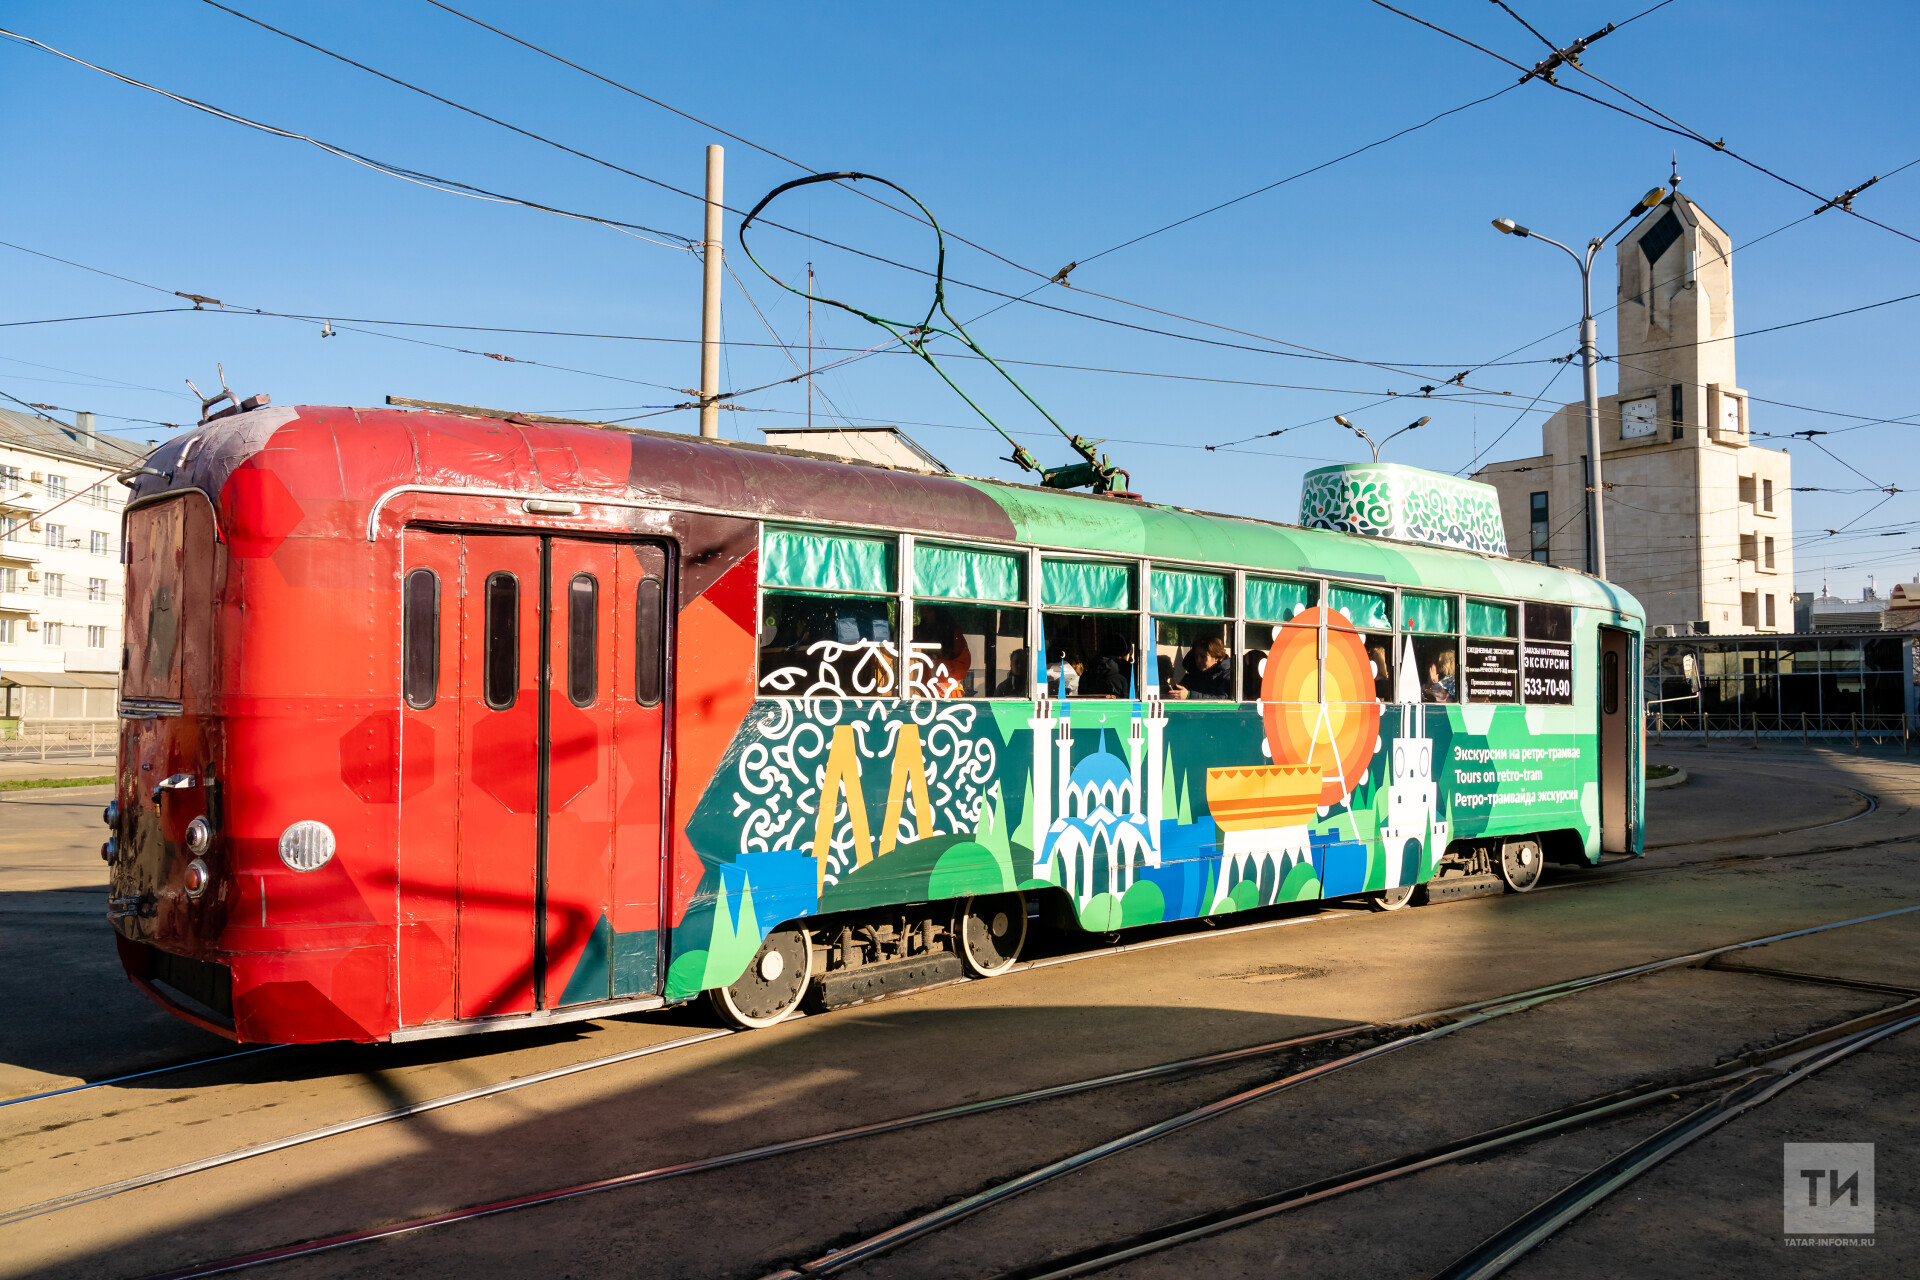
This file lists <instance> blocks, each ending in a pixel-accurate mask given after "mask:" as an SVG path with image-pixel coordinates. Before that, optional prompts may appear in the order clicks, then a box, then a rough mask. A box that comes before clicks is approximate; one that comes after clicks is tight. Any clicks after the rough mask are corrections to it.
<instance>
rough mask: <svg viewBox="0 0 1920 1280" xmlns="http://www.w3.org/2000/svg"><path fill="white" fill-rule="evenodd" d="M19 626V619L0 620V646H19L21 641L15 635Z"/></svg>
mask: <svg viewBox="0 0 1920 1280" xmlns="http://www.w3.org/2000/svg"><path fill="white" fill-rule="evenodd" d="M18 624H19V619H18V618H0V644H18V643H19V639H18V637H16V636H15V635H14V633H13V629H14V627H15V626H17V625H18Z"/></svg>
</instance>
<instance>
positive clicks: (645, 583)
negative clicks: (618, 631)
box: [633, 575, 667, 707]
mask: <svg viewBox="0 0 1920 1280" xmlns="http://www.w3.org/2000/svg"><path fill="white" fill-rule="evenodd" d="M666 620H667V585H666V583H665V582H663V581H661V580H660V579H659V578H655V577H652V576H651V575H649V576H648V577H645V578H642V579H640V581H639V582H637V583H635V584H634V588H633V700H634V701H635V702H636V703H638V704H639V705H640V706H643V707H657V706H659V705H660V703H661V700H662V699H663V698H664V697H665V696H666V690H665V687H664V686H665V684H666V681H665V675H666V666H667V645H666Z"/></svg>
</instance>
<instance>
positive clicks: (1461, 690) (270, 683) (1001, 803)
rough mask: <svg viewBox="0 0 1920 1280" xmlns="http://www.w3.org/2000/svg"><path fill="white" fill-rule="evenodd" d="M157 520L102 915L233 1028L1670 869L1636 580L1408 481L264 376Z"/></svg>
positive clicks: (159, 986) (169, 489)
mask: <svg viewBox="0 0 1920 1280" xmlns="http://www.w3.org/2000/svg"><path fill="white" fill-rule="evenodd" d="M1309 526H1320V527H1309ZM126 540H127V546H128V556H129V567H128V583H127V595H126V599H127V629H126V635H127V651H126V655H125V673H124V682H123V693H122V704H121V708H120V713H121V717H122V738H121V749H120V762H119V777H118V792H117V797H116V799H115V801H114V803H113V805H112V806H110V807H109V809H108V811H107V814H106V819H107V822H108V825H109V827H110V828H111V830H110V832H109V838H108V840H107V842H106V844H105V846H104V847H103V851H102V852H103V856H104V857H106V858H107V860H108V861H109V863H110V864H111V878H112V888H111V891H110V897H109V917H110V919H111V923H112V927H113V929H114V931H115V935H116V941H117V945H118V948H119V953H120V957H121V960H122V962H123V964H124V967H125V969H126V971H127V973H128V975H129V976H130V977H131V978H132V979H133V981H134V982H136V983H137V984H139V985H140V986H141V987H142V988H143V989H144V990H145V991H146V992H148V994H150V995H151V996H152V997H153V998H154V999H156V1000H158V1001H159V1002H160V1003H162V1004H163V1005H165V1006H166V1007H167V1008H168V1009H169V1010H171V1011H173V1012H174V1013H176V1014H177V1015H178V1016H180V1017H182V1018H186V1019H188V1020H190V1021H193V1022H195V1023H197V1024H199V1025H201V1026H204V1027H206V1028H208V1029H210V1030H213V1031H216V1032H218V1033H219V1034H221V1035H224V1036H228V1037H231V1038H233V1039H236V1040H241V1041H318V1040H330V1039H351V1040H361V1041H377V1040H403V1039H409V1038H415V1037H422V1036H431V1035H444V1034H453V1033H462V1032H468V1031H474V1030H485V1029H493V1028H503V1027H516V1026H527V1025H536V1024H540V1023H544V1022H557V1021H564V1020H568V1019H573V1018H585V1017H597V1016H604V1015H607V1014H611V1013H618V1012H624V1011H631V1010H642V1009H648V1008H655V1007H661V1006H664V1005H670V1004H675V1003H678V1002H682V1001H686V1000H689V999H692V998H695V997H698V996H701V995H703V994H704V995H706V996H707V997H708V998H710V999H711V1000H712V1001H713V1003H714V1005H715V1006H716V1007H717V1009H718V1011H719V1012H720V1014H721V1015H722V1016H723V1017H724V1018H725V1019H726V1020H727V1021H729V1022H731V1023H733V1024H736V1025H741V1026H760V1025H766V1024H769V1023H772V1022H776V1021H778V1020H780V1019H781V1018H783V1017H786V1016H787V1015H789V1014H790V1013H792V1012H793V1011H794V1010H795V1009H796V1008H798V1007H799V1006H800V1005H801V1004H802V1002H803V1001H807V1000H812V1001H816V1002H818V1003H820V1004H823V1005H826V1006H828V1007H832V1006H834V1005H838V1004H844V1003H849V1002H852V1001H857V1000H861V999H866V998H869V997H871V996H873V995H876V994H879V993H882V992H885V991H888V990H894V989H900V988H903V987H912V986H918V985H924V984H925V983H927V982H930V981H935V980H940V979H944V978H948V977H958V976H962V975H972V976H974V977H983V978H984V977H991V976H993V975H995V974H998V973H1003V972H1005V971H1006V970H1007V969H1009V968H1010V967H1011V966H1012V965H1013V964H1014V963H1015V962H1016V960H1017V958H1018V957H1019V955H1020V951H1021V947H1022V945H1023V943H1024V941H1025V939H1026V937H1027V934H1028V927H1029V921H1030V919H1038V920H1045V921H1047V922H1049V923H1050V924H1052V925H1055V926H1058V927H1061V928H1068V929H1074V928H1077V929H1083V930H1089V931H1094V932H1098V933H1109V932H1113V931H1117V930H1123V929H1126V928H1129V927H1131V926H1136V925H1144V924H1150V923H1155V922H1160V921H1175V920H1181V919H1196V918H1205V917H1213V918H1219V917H1223V916H1227V915H1229V914H1230V913H1234V912H1243V911H1248V910H1251V909H1255V908H1258V907H1263V906H1268V905H1271V904H1275V903H1287V902H1304V901H1311V900H1315V899H1325V898H1335V897H1349V898H1350V897H1359V898H1362V899H1364V900H1365V901H1368V902H1370V903H1372V904H1373V905H1375V906H1378V907H1380V908H1383V909H1393V908H1398V907H1403V906H1407V905H1410V904H1417V903H1419V902H1420V901H1422V900H1425V899H1427V898H1444V897H1448V896H1453V895H1455V894H1456V893H1458V892H1462V891H1463V890H1462V889H1461V886H1485V885H1487V884H1488V883H1490V882H1492V881H1491V878H1492V877H1498V879H1499V881H1501V882H1504V885H1505V887H1506V888H1507V889H1508V890H1510V891H1525V890H1527V889H1529V888H1531V887H1533V885H1534V884H1536V883H1537V882H1538V880H1539V878H1540V875H1541V870H1542V865H1543V863H1546V862H1555V861H1558V862H1570V863H1582V862H1594V861H1597V860H1599V859H1600V857H1601V856H1602V855H1603V853H1637V852H1638V851H1639V849H1640V844H1641V802H1642V792H1641V784H1640V781H1639V780H1640V778H1641V768H1640V763H1639V753H1640V750H1641V743H1640V733H1639V729H1638V726H1639V723H1640V714H1639V711H1640V707H1639V702H1640V688H1639V676H1638V673H1639V671H1640V668H1641V660H1640V652H1639V646H1640V633H1641V629H1642V626H1641V623H1642V618H1641V611H1640V608H1639V606H1638V605H1637V604H1636V603H1635V602H1634V600H1633V599H1632V598H1631V597H1630V596H1628V595H1626V594H1625V593H1624V592H1622V591H1620V590H1618V589H1617V588H1615V587H1612V586H1610V585H1609V584H1607V583H1605V582H1602V581H1599V580H1596V579H1594V578H1591V577H1587V576H1584V575H1582V574H1578V573H1574V572H1570V571H1566V570H1561V569H1555V568H1549V567H1547V566H1543V565H1538V564H1534V563H1531V562H1527V561H1520V560H1512V559H1508V558H1506V557H1505V556H1504V554H1503V553H1504V550H1505V545H1504V539H1503V537H1502V535H1501V530H1500V522H1499V508H1498V505H1497V502H1496V501H1495V500H1494V499H1493V497H1492V493H1491V490H1487V489H1485V488H1484V487H1482V486H1477V485H1473V484H1471V483H1469V482H1464V481H1458V480H1455V479H1453V478H1452V477H1446V476H1436V475H1432V474H1430V473H1426V472H1421V471H1416V470H1413V469H1411V468H1405V467H1397V466H1391V465H1377V464H1376V465H1367V466H1355V467H1335V468H1324V469H1322V470H1320V471H1316V472H1312V473H1309V475H1308V476H1307V477H1306V481H1305V489H1304V493H1303V498H1302V517H1301V523H1300V524H1298V525H1284V524H1277V523H1269V522H1263V521H1260V520H1254V519H1245V518H1238V517H1229V516H1220V515H1209V514H1204V513H1199V512H1194V511H1187V510H1181V509H1177V508H1172V507H1167V506H1160V505H1154V504H1151V503H1147V502H1143V501H1139V500H1137V499H1132V498H1130V497H1126V496H1091V495H1086V494H1072V493H1063V492H1059V491H1056V490H1049V489H1041V488H1033V487H1028V486H1023V485H1017V484H1010V483H999V482H991V481H983V480H973V479H965V478H961V477H958V476H955V475H951V474H945V473H940V472H936V471H934V470H932V469H931V468H929V469H928V470H925V471H915V470H909V469H903V468H890V467H886V466H881V465H871V464H861V463H853V462H846V461H839V460H835V459H831V458H827V457H822V456H818V455H813V454H807V453H801V452H797V451H794V450H788V449H782V448H773V447H768V446H754V445H742V444H731V443H722V442H720V441H715V440H703V439H699V438H696V437H687V436H679V435H671V434H658V433H650V432H642V431H630V430H621V429H613V428H608V427H604V426H598V425H593V424H575V423H567V422H560V421H554V420H537V421H536V420H530V419H526V418H523V417H519V416H516V415H509V414H491V413H487V412H479V411H476V412H471V413H450V412H408V411H402V410H398V409H392V408H382V409H349V408H312V407H303V408H281V407H271V408H254V409H252V410H250V411H248V412H241V413H236V414H234V415H232V416H228V417H225V418H222V419H219V420H217V421H212V422H210V423H208V424H205V425H203V426H202V427H201V428H199V429H198V430H197V431H195V432H193V433H191V434H189V435H187V436H184V437H182V438H180V439H178V440H176V441H173V442H171V443H169V444H168V445H166V446H164V447H163V448H162V449H161V450H160V451H159V452H158V453H157V454H156V455H155V456H154V457H153V458H152V459H150V460H149V464H148V467H147V469H146V473H145V474H143V475H141V476H139V477H138V478H137V479H136V480H135V481H134V482H133V496H132V498H131V500H130V501H129V503H128V507H127V515H126ZM1495 883H1497V882H1495Z"/></svg>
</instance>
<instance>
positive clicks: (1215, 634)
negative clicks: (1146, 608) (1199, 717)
mask: <svg viewBox="0 0 1920 1280" xmlns="http://www.w3.org/2000/svg"><path fill="white" fill-rule="evenodd" d="M1153 632H1154V635H1153V644H1154V661H1155V662H1156V663H1157V664H1158V665H1159V676H1160V696H1161V697H1163V698H1172V699H1194V700H1202V701H1225V700H1226V699H1229V698H1231V697H1233V646H1232V644H1231V643H1230V641H1231V638H1232V637H1231V634H1230V632H1229V629H1228V624H1227V623H1225V622H1196V621H1192V620H1190V619H1186V618H1156V619H1154V623H1153ZM1256 687H1257V686H1256Z"/></svg>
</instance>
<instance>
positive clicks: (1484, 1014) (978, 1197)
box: [766, 906, 1920, 1280]
mask: <svg viewBox="0 0 1920 1280" xmlns="http://www.w3.org/2000/svg"><path fill="white" fill-rule="evenodd" d="M1914 911H1920V906H1912V907H1901V908H1896V909H1895V910H1893V911H1883V912H1876V913H1874V914H1873V915H1867V916H1857V917H1854V918H1852V919H1849V920H1840V921H1835V922H1833V923H1831V924H1825V925H1815V926H1812V927H1810V928H1805V929H1795V930H1791V931H1788V932H1785V933H1779V934H1773V935H1769V936H1768V937H1765V938H1755V939H1750V940H1748V941H1745V942H1736V943H1732V944H1729V945H1727V946H1722V947H1712V948H1708V949H1706V950H1703V951H1696V952H1692V953H1689V954H1687V955H1683V956H1673V957H1669V958H1667V959H1664V960H1656V961H1651V962H1649V963H1646V964H1641V965H1633V966H1630V967H1628V968H1625V969H1618V970H1613V971H1611V972H1609V973H1605V974H1595V975H1592V976H1589V977H1585V978H1575V979H1571V980H1569V981H1567V982H1564V983H1555V984H1549V985H1548V986H1546V987H1540V988H1536V989H1534V990H1533V991H1527V992H1522V993H1520V994H1519V995H1516V996H1508V997H1502V998H1501V999H1499V1000H1496V1001H1483V1002H1479V1003H1477V1004H1473V1005H1462V1006H1460V1007H1459V1008H1457V1009H1454V1010H1444V1011H1442V1012H1441V1013H1439V1014H1430V1015H1427V1016H1428V1017H1430V1018H1431V1017H1443V1016H1453V1015H1456V1014H1458V1015H1464V1016H1462V1017H1460V1020H1459V1021H1456V1022H1452V1023H1449V1024H1447V1025H1445V1026H1442V1027H1437V1028H1434V1029H1433V1030H1431V1031H1426V1032H1422V1033H1420V1034H1418V1035H1413V1036H1408V1037H1405V1038H1403V1039H1400V1040H1393V1041H1389V1042H1387V1043H1386V1044H1383V1045H1377V1046H1375V1047H1374V1048H1371V1049H1365V1050H1362V1051H1361V1052H1359V1053H1355V1054H1349V1055H1348V1056H1346V1057H1345V1058H1338V1059H1335V1060H1334V1061H1332V1062H1328V1063H1323V1064H1321V1065H1320V1066H1317V1067H1312V1068H1309V1069H1308V1070H1306V1071H1302V1072H1298V1073H1296V1074H1294V1075H1291V1076H1287V1077H1283V1078H1282V1079H1280V1080H1275V1081H1271V1082H1269V1083H1267V1084H1264V1085H1259V1086H1256V1087H1255V1088H1252V1089H1248V1090H1244V1091H1242V1092H1240V1093H1238V1094H1234V1095H1232V1096H1231V1097H1227V1098H1220V1099H1216V1100H1215V1101H1213V1102H1209V1103H1206V1104H1204V1105H1203V1106H1199V1107H1195V1108H1193V1109H1192V1110H1190V1111H1187V1112H1184V1113H1182V1114H1180V1115H1177V1116H1173V1117H1170V1118H1169V1119H1166V1120H1162V1121H1159V1122H1158V1123H1156V1124H1151V1125H1147V1126H1146V1127H1144V1128H1140V1129H1136V1130H1134V1131H1133V1132H1131V1133H1127V1134H1122V1135H1121V1136H1119V1137H1117V1138H1112V1139H1109V1140H1108V1141H1106V1142H1103V1143H1100V1144H1098V1145H1097V1146H1093V1147H1089V1148H1087V1149H1086V1150H1083V1151H1080V1152H1077V1153H1075V1154H1073V1155H1070V1156H1067V1157H1065V1158H1063V1159H1060V1160H1056V1161H1054V1162H1052V1163H1051V1164H1048V1165H1044V1166H1042V1167H1040V1168H1038V1169H1033V1170H1030V1171H1028V1172H1027V1173H1023V1174H1020V1175H1018V1176H1016V1177H1013V1178H1010V1179H1008V1180H1006V1181H1004V1182H1001V1183H997V1184H996V1185H994V1186H992V1187H988V1188H987V1189H985V1190H983V1191H979V1192H976V1193H975V1194H973V1195H971V1196H967V1197H966V1198H964V1199H962V1200H958V1201H956V1202H954V1203H953V1204H950V1205H946V1206H944V1207H942V1208H939V1209H935V1210H933V1211H931V1212H929V1213H924V1214H920V1215H919V1216H917V1217H914V1218H911V1219H909V1220H907V1221H906V1222H902V1223H899V1224H897V1225H895V1226H892V1227H889V1228H887V1229H886V1230H884V1231H880V1232H876V1233H875V1234H873V1235H871V1236H868V1237H866V1238H865V1239H863V1240H859V1241H856V1242H855V1243H853V1244H850V1245H847V1246H844V1247H842V1248H839V1249H835V1250H834V1251H833V1252H831V1253H829V1254H826V1255H823V1256H822V1257H819V1258H814V1259H812V1260H810V1261H808V1262H804V1263H801V1264H800V1265H798V1266H796V1267H791V1268H787V1269H783V1270H780V1271H776V1272H772V1273H770V1274H769V1275H768V1276H767V1277H766V1280H801V1278H802V1277H808V1276H822V1275H832V1274H833V1273H835V1272H837V1271H842V1270H845V1269H846V1268H847V1267H850V1266H854V1265H856V1264H858V1263H861V1262H865V1261H867V1260H869V1259H871V1258H874V1257H876V1256H878V1255H879V1254H882V1253H885V1252H888V1251H889V1250H892V1249H895V1248H898V1247H899V1246H901V1245H903V1244H906V1243H907V1242H908V1241H910V1240H914V1239H917V1238H919V1237H920V1236H923V1235H927V1234H929V1233H931V1232H933V1231H937V1230H939V1229H941V1228H943V1227H946V1226H948V1225H950V1224H952V1223H954V1222H957V1221H959V1220H960V1219H961V1218H965V1217H969V1216H971V1215H972V1214H975V1213H978V1212H979V1211H980V1210H982V1209H985V1208H987V1207H989V1206H990V1205H993V1204H996V1203H998V1202H1000V1201H1002V1200H1006V1199H1009V1198H1011V1197H1013V1196H1016V1195H1019V1194H1021V1193H1022V1192H1025V1191H1029V1190H1032V1189H1033V1188H1034V1187H1036V1186H1039V1185H1041V1184H1042V1183H1046V1182H1051V1181H1052V1180H1054V1179H1055V1178H1059V1177H1062V1176H1064V1175H1066V1174H1068V1173H1072V1172H1075V1171H1077V1170H1079V1169H1083V1168H1086V1167H1087V1166H1088V1165H1091V1164H1093V1163H1094V1162H1096V1161H1099V1160H1102V1159H1105V1158H1106V1157H1108V1156H1111V1155H1114V1154H1117V1153H1118V1152H1121V1151H1125V1150H1129V1149H1130V1148H1133V1147H1137V1146H1140V1145H1142V1144H1144V1143H1147V1142H1151V1141H1153V1140H1154V1139H1156V1138H1161V1137H1165V1136H1166V1135H1167V1134H1170V1133H1173V1132H1176V1131H1178V1130H1180V1129H1183V1128H1186V1127H1188V1126H1189V1125H1193V1124H1198V1123H1201V1122H1202V1121H1206V1120H1211V1119H1214V1118H1216V1117H1218V1116H1220V1115H1224V1114H1226V1113H1228V1112H1230V1111H1234V1110H1237V1109H1238V1108H1240V1107H1242V1106H1246V1105H1248V1104H1250V1103H1253V1102H1258V1101H1262V1100H1264V1099H1266V1098H1269V1097H1272V1096H1273V1095H1274V1094H1276V1093H1279V1092H1281V1091H1283V1090H1286V1089H1290V1088H1293V1087H1295V1086H1297V1085H1300V1084H1305V1083H1307V1082H1308V1081H1310V1080H1315V1079H1318V1078H1320V1077H1321V1076H1324V1075H1328V1074H1331V1073H1332V1072H1334V1071H1338V1070H1340V1069H1342V1068H1344V1067H1348V1066H1354V1065H1357V1064H1358V1063H1361V1062H1366V1061H1370V1060H1372V1059H1374V1058H1377V1057H1380V1056H1382V1055H1383V1054H1386V1053H1390V1052H1392V1051H1394V1050H1397V1049H1402V1048H1405V1047H1406V1046H1408V1045H1412V1044H1420V1043H1424V1042H1427V1041H1430V1040H1435V1039H1438V1038H1440V1037H1441V1036H1445V1035H1449V1034H1452V1033H1453V1032H1455V1031H1458V1030H1461V1029H1463V1028H1466V1027H1470V1026H1476V1025H1479V1024H1480V1023H1484V1022H1487V1021H1490V1020H1492V1019H1493V1018H1497V1017H1503V1016H1505V1015H1506V1014H1509V1013H1517V1012H1520V1011H1522V1010H1524V1009H1530V1008H1534V1007H1536V1006H1538V1005H1540V1004H1544V1003H1545V1002H1547V1001H1548V1000H1555V999H1559V998H1560V997H1562V996H1567V995H1572V994H1575V993H1576V992H1580V991H1585V990H1589V989H1591V988H1593V987H1596V986H1599V985H1601V984H1603V983H1608V982H1616V981H1619V980H1621V979H1623V978H1629V977H1637V976H1640V975H1642V974H1647V973H1653V972H1657V971H1659V970H1662V969H1671V968H1676V967H1680V966H1683V965H1692V964H1699V963H1702V962H1704V961H1706V960H1709V959H1711V958H1713V957H1714V956H1717V955H1724V954H1726V953H1728V952H1731V951H1740V950H1745V949H1747V948H1751V947H1758V946H1765V945H1768V944H1770V943H1774V942H1784V941H1786V940H1788V939H1791V938H1800V937H1806V936H1808V935H1809V934H1815V933H1824V932H1827V931H1829V930H1832V929H1840V928H1846V927H1848V926H1851V925H1856V924H1864V923H1867V922H1868V921H1871V920H1883V919H1886V918H1888V917H1890V916H1898V915H1906V914H1908V913H1910V912H1914Z"/></svg>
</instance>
